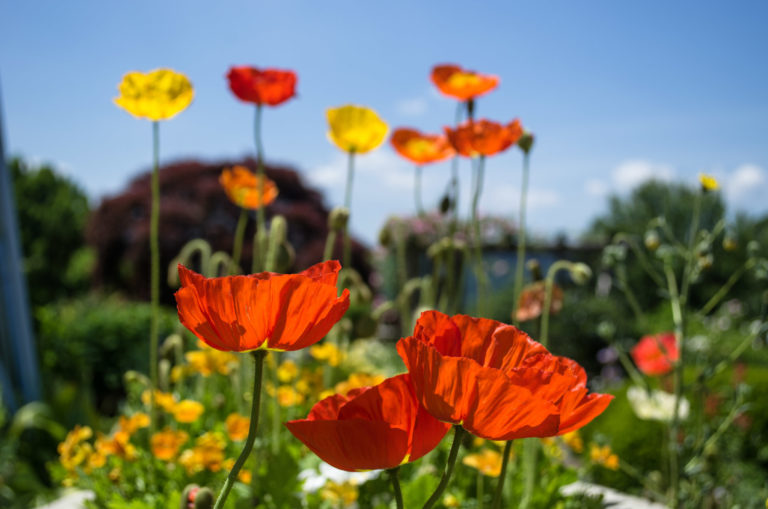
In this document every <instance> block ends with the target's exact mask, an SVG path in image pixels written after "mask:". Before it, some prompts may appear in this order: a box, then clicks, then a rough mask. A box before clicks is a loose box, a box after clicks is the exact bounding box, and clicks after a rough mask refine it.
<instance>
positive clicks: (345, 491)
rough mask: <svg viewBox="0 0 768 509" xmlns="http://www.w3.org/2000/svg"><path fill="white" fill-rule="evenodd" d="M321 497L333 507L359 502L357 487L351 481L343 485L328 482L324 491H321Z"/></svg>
mask: <svg viewBox="0 0 768 509" xmlns="http://www.w3.org/2000/svg"><path fill="white" fill-rule="evenodd" d="M320 497H322V499H323V500H325V501H328V502H330V503H331V504H332V505H338V504H339V503H342V504H343V505H344V506H348V505H352V504H353V503H354V502H355V501H356V500H357V486H356V485H355V484H354V483H352V482H350V481H345V482H343V483H341V484H339V483H335V482H333V481H328V482H326V483H325V486H324V487H323V489H322V490H320Z"/></svg>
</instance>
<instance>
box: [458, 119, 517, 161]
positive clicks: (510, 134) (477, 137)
mask: <svg viewBox="0 0 768 509" xmlns="http://www.w3.org/2000/svg"><path fill="white" fill-rule="evenodd" d="M445 134H446V136H448V141H449V142H450V143H451V145H453V148H454V149H456V152H458V153H459V154H461V155H463V156H464V157H473V156H477V155H483V156H492V155H494V154H498V153H499V152H503V151H504V150H507V149H508V148H509V147H511V146H512V145H514V144H515V143H517V140H519V139H520V137H521V136H522V135H523V126H522V124H520V121H519V120H517V119H515V120H513V121H512V122H510V123H509V124H507V125H502V124H499V123H498V122H493V121H490V120H477V121H469V122H465V123H463V124H462V125H460V126H459V127H457V128H456V129H452V128H450V127H446V128H445Z"/></svg>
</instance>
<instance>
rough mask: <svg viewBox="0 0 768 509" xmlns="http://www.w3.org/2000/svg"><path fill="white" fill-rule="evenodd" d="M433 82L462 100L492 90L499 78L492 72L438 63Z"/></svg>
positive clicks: (433, 72) (433, 69)
mask: <svg viewBox="0 0 768 509" xmlns="http://www.w3.org/2000/svg"><path fill="white" fill-rule="evenodd" d="M432 83H434V84H435V86H437V88H438V89H439V90H440V92H442V93H443V94H445V95H447V96H449V97H453V98H456V99H459V100H462V101H467V100H469V99H473V98H475V97H477V96H479V95H483V94H485V93H487V92H490V91H491V90H493V89H494V88H496V86H497V85H498V84H499V78H498V77H497V76H492V75H490V74H480V73H477V72H475V71H467V70H464V69H462V68H461V67H459V66H458V65H451V64H449V65H436V66H435V67H433V68H432Z"/></svg>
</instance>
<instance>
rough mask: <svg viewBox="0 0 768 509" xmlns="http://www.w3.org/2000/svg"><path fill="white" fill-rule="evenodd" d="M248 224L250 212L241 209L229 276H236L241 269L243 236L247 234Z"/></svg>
mask: <svg viewBox="0 0 768 509" xmlns="http://www.w3.org/2000/svg"><path fill="white" fill-rule="evenodd" d="M247 222H248V211H247V210H246V209H240V217H239V218H238V219H237V227H236V228H235V242H234V246H233V247H232V263H231V264H230V267H229V274H230V275H232V274H236V273H237V272H238V271H239V269H240V253H241V252H242V249H243V235H244V234H245V225H246V224H247Z"/></svg>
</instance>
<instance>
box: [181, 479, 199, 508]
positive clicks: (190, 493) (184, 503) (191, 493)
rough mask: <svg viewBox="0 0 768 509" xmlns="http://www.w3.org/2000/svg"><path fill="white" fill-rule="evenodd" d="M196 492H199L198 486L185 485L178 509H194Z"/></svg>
mask: <svg viewBox="0 0 768 509" xmlns="http://www.w3.org/2000/svg"><path fill="white" fill-rule="evenodd" d="M198 491H200V486H198V485H197V484H187V486H186V487H185V488H184V491H182V492H181V501H180V504H179V509H189V507H190V506H192V507H194V503H195V498H196V497H197V492H198Z"/></svg>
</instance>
